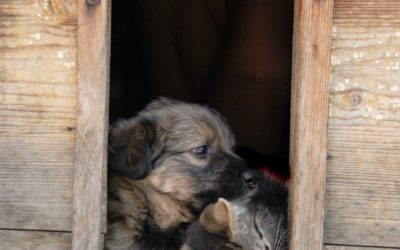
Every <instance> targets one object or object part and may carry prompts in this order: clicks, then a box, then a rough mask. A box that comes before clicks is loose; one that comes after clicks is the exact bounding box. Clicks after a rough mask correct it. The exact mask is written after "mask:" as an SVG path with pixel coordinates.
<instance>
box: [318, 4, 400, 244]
mask: <svg viewBox="0 0 400 250" xmlns="http://www.w3.org/2000/svg"><path fill="white" fill-rule="evenodd" d="M331 46H332V48H331V75H330V84H329V96H330V104H329V129H328V168H327V181H326V204H325V227H324V229H325V233H324V235H325V236H324V243H325V244H328V245H353V246H358V247H360V249H361V246H372V247H393V248H400V1H398V0H335V1H334V9H333V26H332V44H331ZM327 249H359V248H347V247H346V248H344V247H333V246H329V247H327ZM362 249H365V248H362Z"/></svg>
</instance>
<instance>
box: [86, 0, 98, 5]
mask: <svg viewBox="0 0 400 250" xmlns="http://www.w3.org/2000/svg"><path fill="white" fill-rule="evenodd" d="M100 2H101V0H86V3H87V4H89V5H92V6H94V5H98V4H99V3H100Z"/></svg>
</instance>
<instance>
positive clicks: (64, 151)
mask: <svg viewBox="0 0 400 250" xmlns="http://www.w3.org/2000/svg"><path fill="white" fill-rule="evenodd" d="M109 2H110V1H103V3H102V4H101V5H99V6H101V8H97V7H95V6H90V7H87V6H86V2H85V1H75V0H1V1H0V249H71V244H72V238H74V243H77V242H78V243H77V244H75V245H74V249H96V248H101V246H100V245H99V244H100V242H99V238H98V235H99V234H101V233H104V231H105V227H104V215H105V210H104V207H105V199H104V198H105V196H104V193H105V192H104V185H102V183H105V178H104V176H105V172H104V169H105V158H104V156H105V148H106V137H105V133H106V132H107V122H106V118H107V116H106V115H105V114H106V112H107V109H106V108H107V94H108V92H107V91H108V89H107V86H108V85H107V84H108V82H107V81H106V79H108V75H107V74H108V70H107V69H108V61H107V60H108V45H109V43H108V39H106V37H107V34H108V33H107V32H106V28H107V25H105V24H107V23H108V22H109V19H108V18H109V16H107V15H108V14H107V13H108V12H107V9H108V5H109ZM78 3H79V4H80V7H79V8H78ZM88 8H90V9H88ZM88 12H90V13H91V14H90V15H86V13H88ZM94 19H96V22H95V21H94ZM78 20H80V21H79V22H80V23H81V24H82V23H83V25H80V26H82V27H83V28H85V32H86V33H85V34H81V35H79V34H78ZM89 24H90V26H89V27H88V26H87V25H89ZM99 27H100V28H99ZM81 29H82V28H80V29H79V30H81ZM89 35H92V36H91V37H90V38H89V39H86V41H89V42H90V41H91V39H96V42H95V43H94V44H91V45H92V47H93V49H92V50H88V49H87V52H86V54H85V56H87V57H89V58H91V60H92V61H90V63H88V60H84V59H83V60H82V59H81V58H80V59H79V62H81V61H82V62H83V63H79V64H78V50H79V49H81V50H82V51H83V50H84V48H83V47H82V46H78V45H82V44H85V43H82V42H79V40H82V39H85V36H87V37H89ZM100 36H102V37H103V39H99V37H100ZM86 46H87V44H86ZM100 48H102V50H101V49H100ZM100 54H101V55H100ZM97 55H100V56H97ZM88 64H90V66H88ZM94 65H96V67H94ZM82 67H84V68H82ZM78 75H79V78H78ZM78 89H79V93H78ZM88 89H91V91H88ZM91 95H94V96H95V97H93V96H91ZM77 111H78V112H77ZM77 131H78V132H77ZM94 143H95V144H96V145H93V144H94ZM83 145H84V146H83ZM85 146H86V147H85ZM88 151H90V152H89V153H88ZM99 152H100V153H99ZM85 157H86V159H87V160H85V161H84V160H82V159H83V158H85ZM90 157H93V158H90ZM88 175H90V176H91V177H90V178H86V177H87V176H88ZM83 182H85V183H86V185H82V183H83ZM96 185H97V186H96ZM74 186H75V193H77V194H79V195H74ZM96 188H97V189H96ZM85 196H86V197H85ZM88 196H90V197H92V199H93V200H92V204H91V205H88V204H87V202H86V203H85V199H86V200H87V197H88ZM74 197H75V198H74ZM77 197H78V198H77ZM74 204H75V205H74ZM90 206H92V208H90V209H88V207H90ZM78 207H79V209H77V208H78ZM77 211H79V212H77ZM88 211H89V213H91V214H93V213H94V217H93V218H94V219H86V220H79V218H80V217H79V216H81V214H84V215H87V213H88ZM96 216H97V217H96ZM74 217H75V220H74ZM95 224H99V226H98V227H97V228H96V227H93V228H92V230H93V231H92V232H91V233H92V235H95V236H96V237H97V239H96V238H93V239H92V241H96V242H95V243H94V244H93V242H92V243H87V242H86V243H85V242H84V240H82V238H87V237H86V236H85V235H83V236H78V237H76V236H74V237H73V235H77V233H76V232H80V231H79V230H80V229H82V228H86V229H87V228H88V225H95ZM71 232H74V234H72V233H71ZM93 232H94V233H93ZM96 234H97V235H96ZM89 241H90V240H89ZM81 242H84V243H81ZM96 244H97V245H96ZM88 246H89V247H88ZM93 246H94V247H93Z"/></svg>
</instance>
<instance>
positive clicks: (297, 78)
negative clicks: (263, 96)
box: [289, 0, 333, 250]
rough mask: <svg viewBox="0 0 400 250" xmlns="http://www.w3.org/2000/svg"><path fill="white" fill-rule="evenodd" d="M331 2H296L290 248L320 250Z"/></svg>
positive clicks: (306, 0)
mask: <svg viewBox="0 0 400 250" xmlns="http://www.w3.org/2000/svg"><path fill="white" fill-rule="evenodd" d="M332 5H333V4H332V0H314V1H313V0H302V1H295V13H294V34H293V46H294V47H293V69H292V70H293V72H292V103H291V131H290V137H291V141H290V144H291V145H290V166H291V175H292V181H291V185H290V195H289V202H290V204H289V205H290V210H289V215H290V233H291V242H290V249H292V250H294V249H301V250H302V249H308V250H312V249H321V248H322V238H323V218H324V189H325V169H326V150H327V149H326V144H327V118H328V77H329V59H330V54H329V53H330V40H331V17H332Z"/></svg>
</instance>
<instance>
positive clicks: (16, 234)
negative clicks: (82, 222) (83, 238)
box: [0, 230, 71, 250]
mask: <svg viewBox="0 0 400 250" xmlns="http://www.w3.org/2000/svg"><path fill="white" fill-rule="evenodd" d="M0 248H1V249H7V250H31V249H32V250H33V249H40V250H64V249H65V250H67V249H71V233H67V232H41V231H15V230H0Z"/></svg>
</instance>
